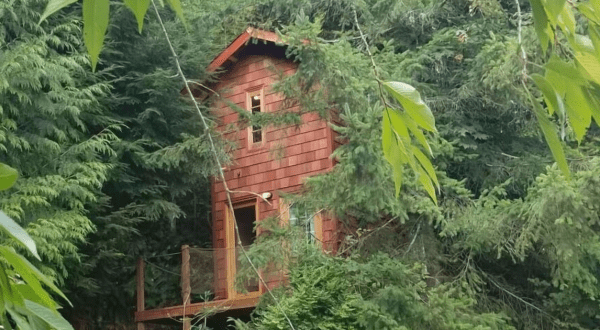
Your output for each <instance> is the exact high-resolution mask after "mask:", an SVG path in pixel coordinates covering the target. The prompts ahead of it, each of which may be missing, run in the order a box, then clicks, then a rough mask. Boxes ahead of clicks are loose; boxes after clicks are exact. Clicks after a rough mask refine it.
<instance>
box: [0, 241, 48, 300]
mask: <svg viewBox="0 0 600 330" xmlns="http://www.w3.org/2000/svg"><path fill="white" fill-rule="evenodd" d="M0 254H1V255H2V256H3V257H4V258H5V259H6V261H8V263H9V264H10V265H11V266H12V267H13V268H14V270H15V272H17V273H18V274H19V276H21V278H23V280H24V281H25V282H26V283H27V285H29V286H30V287H31V289H32V290H33V292H34V293H35V294H36V295H38V297H39V299H41V300H44V301H47V302H48V303H51V302H52V301H53V300H52V298H51V297H50V295H49V294H48V292H46V290H44V288H43V287H42V285H41V284H40V281H39V280H38V279H37V277H36V276H35V270H34V269H35V266H33V265H31V264H30V263H29V262H28V261H27V260H26V259H25V258H23V256H21V255H19V254H18V253H16V252H15V251H14V250H13V249H12V248H9V247H6V246H0ZM36 270H37V269H36ZM38 272H39V271H38Z"/></svg>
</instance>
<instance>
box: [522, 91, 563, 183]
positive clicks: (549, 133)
mask: <svg viewBox="0 0 600 330" xmlns="http://www.w3.org/2000/svg"><path fill="white" fill-rule="evenodd" d="M526 92H527V94H528V95H529V99H530V100H531V103H532V104H533V113H534V114H535V116H536V118H537V121H538V124H539V125H540V128H541V129H542V133H543V134H544V138H545V139H546V143H548V146H549V147H550V151H552V155H553V156H554V160H555V161H556V163H557V164H558V167H559V168H560V170H561V171H562V172H563V174H564V175H565V176H566V177H569V176H570V173H571V172H570V170H569V165H568V164H567V158H566V157H565V152H564V150H563V147H562V145H561V144H560V140H559V138H558V135H557V133H556V128H555V126H554V124H552V122H551V121H550V120H549V119H548V117H547V114H546V112H545V111H544V109H542V106H541V105H540V104H539V103H538V102H537V101H536V99H535V98H534V97H533V95H531V92H529V90H526Z"/></svg>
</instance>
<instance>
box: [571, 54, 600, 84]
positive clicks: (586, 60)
mask: <svg viewBox="0 0 600 330" xmlns="http://www.w3.org/2000/svg"><path fill="white" fill-rule="evenodd" d="M575 60H576V61H577V63H578V64H579V65H580V66H581V67H582V68H583V70H584V71H585V72H586V73H587V74H588V75H589V77H590V78H591V80H593V81H594V82H595V83H596V84H598V85H600V61H599V60H598V57H596V56H595V55H594V54H590V53H578V54H576V55H575Z"/></svg>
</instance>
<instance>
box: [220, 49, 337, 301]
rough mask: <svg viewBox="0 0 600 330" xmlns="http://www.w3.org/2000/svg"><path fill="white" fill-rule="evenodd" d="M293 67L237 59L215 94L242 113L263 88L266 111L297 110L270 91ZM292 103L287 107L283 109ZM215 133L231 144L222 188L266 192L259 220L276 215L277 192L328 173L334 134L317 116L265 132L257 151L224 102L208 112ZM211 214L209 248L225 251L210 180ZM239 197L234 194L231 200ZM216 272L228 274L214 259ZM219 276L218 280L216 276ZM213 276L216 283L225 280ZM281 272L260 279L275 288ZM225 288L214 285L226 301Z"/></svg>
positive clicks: (329, 225)
mask: <svg viewBox="0 0 600 330" xmlns="http://www.w3.org/2000/svg"><path fill="white" fill-rule="evenodd" d="M296 68H297V65H296V64H295V63H294V62H292V61H290V60H285V59H277V58H272V57H269V56H265V55H249V56H246V57H243V58H240V59H239V61H238V62H237V63H235V64H234V65H233V66H231V67H230V68H229V70H228V71H227V72H226V73H225V74H224V75H223V76H222V78H221V79H220V80H219V82H218V83H217V84H216V86H215V87H214V89H215V90H216V91H217V92H219V93H221V95H222V97H223V98H226V99H227V100H228V101H229V102H231V103H233V104H235V105H237V106H238V107H240V108H242V109H246V107H247V104H246V103H247V93H248V92H249V91H250V92H251V91H256V90H260V89H261V88H262V89H263V93H264V94H263V95H264V99H263V100H262V102H264V103H263V109H264V111H265V112H270V113H273V112H278V111H299V108H298V106H297V105H294V104H293V103H292V102H284V97H283V95H281V94H279V93H275V92H273V90H272V88H271V86H272V85H273V84H274V83H275V82H276V81H277V79H278V78H279V77H280V73H283V74H284V75H291V74H293V73H294V72H295V70H296ZM289 104H292V105H291V106H290V107H289V108H282V107H284V106H285V105H289ZM213 115H214V117H215V118H216V120H217V123H218V129H219V130H221V131H222V132H224V134H225V135H224V136H225V137H226V138H227V139H229V140H231V141H233V142H234V143H235V144H236V146H235V147H234V150H233V153H232V158H233V163H232V164H231V165H230V166H228V167H227V168H226V169H225V177H226V180H227V185H228V187H229V189H231V190H237V191H251V192H254V193H257V194H262V193H265V192H270V193H271V194H272V196H273V197H272V198H271V199H270V203H271V205H269V204H268V203H266V202H264V201H261V200H258V201H257V206H258V221H260V220H262V219H265V218H267V217H269V216H276V215H278V212H279V205H280V199H279V195H278V192H279V191H285V192H295V191H299V190H300V189H301V188H302V184H303V182H304V180H305V179H306V178H307V177H310V176H313V175H316V174H319V173H324V172H326V171H329V170H330V169H331V168H332V167H333V165H334V163H333V160H332V159H331V158H330V157H329V156H330V155H331V152H332V151H333V148H334V147H335V146H334V141H333V139H334V136H335V133H334V132H333V131H332V130H331V128H330V127H329V125H328V124H327V121H326V120H324V119H322V118H320V116H319V115H318V114H316V113H306V114H303V115H302V119H303V123H302V124H301V125H298V126H284V127H281V126H280V127H266V128H263V130H264V131H265V134H264V137H265V141H264V143H263V144H261V145H260V146H259V147H256V146H253V147H252V148H249V143H248V142H249V141H248V138H249V136H250V135H249V134H248V130H247V128H240V127H239V126H237V125H238V124H237V122H238V114H237V112H235V111H234V110H232V109H231V108H230V107H229V105H228V104H227V103H226V102H223V101H221V102H218V103H217V104H215V107H214V108H213ZM211 195H212V209H213V213H212V215H213V223H214V226H213V231H214V233H213V244H214V247H215V248H221V247H226V246H227V244H226V242H225V239H226V235H225V232H226V230H227V228H226V225H225V223H226V219H225V217H226V212H227V210H226V203H227V196H226V193H225V191H224V187H223V184H222V183H220V182H218V181H214V180H213V184H212V194H211ZM240 195H241V194H234V195H233V197H234V198H236V197H238V196H240ZM322 237H323V240H324V246H325V247H326V248H327V249H328V250H334V249H335V247H334V245H335V242H337V240H336V238H335V237H337V234H336V223H335V220H333V218H331V217H324V218H323V233H322ZM216 263H217V264H216V271H217V272H218V273H219V274H227V265H228V263H227V262H226V260H224V259H223V258H219V259H217V262H216ZM219 276H220V275H219ZM219 276H216V277H215V278H217V281H218V282H222V281H225V280H224V279H223V278H222V277H219ZM282 276H283V273H282V271H281V270H270V271H265V277H266V278H265V280H266V281H267V282H268V286H269V287H274V286H276V285H277V284H278V283H279V282H280V281H281V279H282ZM225 286H226V284H224V283H215V288H216V289H217V290H218V291H219V292H217V296H218V297H219V298H221V299H225V298H231V297H227V290H225Z"/></svg>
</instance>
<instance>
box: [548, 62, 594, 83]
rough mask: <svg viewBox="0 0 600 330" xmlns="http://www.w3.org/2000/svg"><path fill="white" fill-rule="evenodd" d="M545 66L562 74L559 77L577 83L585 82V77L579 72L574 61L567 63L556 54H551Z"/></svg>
mask: <svg viewBox="0 0 600 330" xmlns="http://www.w3.org/2000/svg"><path fill="white" fill-rule="evenodd" d="M545 67H546V69H548V70H552V71H554V72H556V73H557V74H559V75H560V76H562V77H561V78H560V79H567V80H570V81H573V82H575V83H576V84H579V85H584V84H585V77H584V76H583V75H582V74H581V72H579V70H578V69H577V67H576V66H575V64H574V63H568V62H565V61H564V60H562V59H560V58H558V57H557V56H552V57H551V58H550V60H549V61H548V63H546V66H545Z"/></svg>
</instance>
